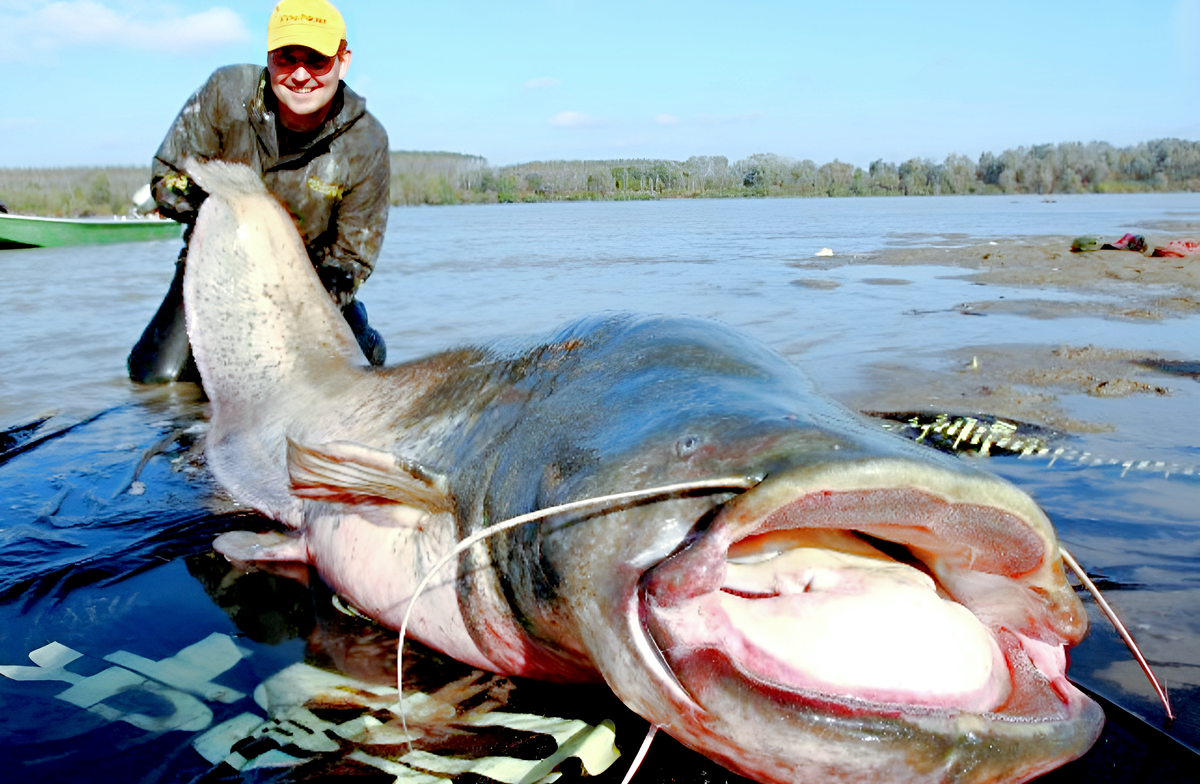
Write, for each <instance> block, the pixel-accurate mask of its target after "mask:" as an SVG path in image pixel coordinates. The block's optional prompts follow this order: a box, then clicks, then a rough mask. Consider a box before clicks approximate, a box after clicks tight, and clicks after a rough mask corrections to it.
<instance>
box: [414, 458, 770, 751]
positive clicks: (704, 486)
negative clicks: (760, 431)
mask: <svg viewBox="0 0 1200 784" xmlns="http://www.w3.org/2000/svg"><path fill="white" fill-rule="evenodd" d="M761 481H762V480H761V479H758V478H751V477H724V478H721V479H699V480H696V481H693V482H680V483H678V484H673V485H663V486H661V487H650V488H647V489H645V490H630V491H627V492H624V493H614V494H612V495H602V496H597V497H595V498H585V499H583V500H582V501H572V502H570V503H567V504H560V505H558V506H551V507H549V508H546V509H539V510H537V511H536V512H529V513H528V514H523V515H518V516H516V517H510V518H509V519H507V520H501V521H500V522H498V523H496V524H495V525H490V526H488V527H487V528H484V529H483V530H481V531H476V532H475V533H473V534H471V535H470V536H468V537H467V538H466V539H463V540H462V541H461V542H459V543H458V544H457V545H455V547H454V548H453V549H452V550H450V552H448V553H446V554H445V555H444V556H442V557H441V558H440V559H438V561H437V563H435V564H434V565H433V566H432V567H430V569H429V571H428V572H426V573H425V576H424V577H422V578H421V582H419V583H417V589H416V590H415V591H414V592H413V595H412V598H411V599H409V601H408V607H407V608H405V610H404V618H403V620H402V621H401V622H400V642H399V646H400V647H399V650H398V651H397V653H396V691H397V697H398V700H399V701H398V703H397V707H398V708H399V712H400V723H401V725H402V726H403V728H404V735H405V743H407V744H408V746H409V750H410V751H411V750H412V741H411V740H410V739H408V718H407V716H406V715H405V710H404V638H405V636H406V635H407V634H408V621H409V618H410V616H411V615H412V611H413V608H414V607H416V604H417V597H419V596H420V595H421V593H422V592H423V591H424V590H425V588H426V587H428V585H429V582H430V580H432V579H433V577H434V575H436V574H437V573H438V571H439V570H440V569H441V568H442V567H444V566H445V565H446V564H448V563H450V562H451V561H453V560H455V559H456V558H458V556H460V555H462V554H463V553H464V552H466V551H467V550H469V549H471V548H472V547H474V546H475V545H477V544H478V543H480V542H482V541H483V540H484V539H487V538H488V537H490V536H495V535H496V534H498V533H503V532H504V531H508V530H511V529H513V528H518V527H520V526H522V525H525V524H526V523H532V522H535V521H537V520H541V519H543V518H546V517H550V516H552V515H556V514H562V513H564V512H573V511H575V510H577V509H587V508H590V507H595V506H601V505H605V504H612V503H615V502H617V501H644V500H647V499H650V498H657V497H659V496H668V495H678V494H681V493H687V492H691V491H695V490H748V489H750V488H751V487H754V486H755V485H757V484H758V483H759V482H761Z"/></svg>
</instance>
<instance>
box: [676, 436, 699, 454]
mask: <svg viewBox="0 0 1200 784" xmlns="http://www.w3.org/2000/svg"><path fill="white" fill-rule="evenodd" d="M700 444H701V440H700V438H699V437H698V436H684V437H683V438H681V439H679V440H678V441H676V442H675V454H677V455H679V456H680V457H690V456H691V455H693V454H695V452H696V450H697V449H699V448H700Z"/></svg>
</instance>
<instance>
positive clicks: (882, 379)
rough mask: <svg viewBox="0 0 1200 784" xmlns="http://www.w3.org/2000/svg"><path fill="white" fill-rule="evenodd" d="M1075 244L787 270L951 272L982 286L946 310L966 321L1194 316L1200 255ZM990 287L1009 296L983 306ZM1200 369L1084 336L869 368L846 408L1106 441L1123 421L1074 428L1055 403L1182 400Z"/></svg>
mask: <svg viewBox="0 0 1200 784" xmlns="http://www.w3.org/2000/svg"><path fill="white" fill-rule="evenodd" d="M1172 223H1175V222H1172ZM1170 228H1171V229H1180V230H1182V231H1186V232H1189V233H1191V234H1192V236H1196V235H1198V234H1200V231H1198V229H1200V225H1198V224H1195V223H1193V222H1178V225H1171V226H1170ZM1179 236H1181V235H1180V234H1175V233H1174V232H1172V233H1171V234H1166V233H1159V232H1156V233H1153V234H1147V235H1146V241H1147V247H1148V248H1152V247H1155V246H1159V245H1163V244H1165V243H1166V242H1167V241H1169V240H1171V239H1177V238H1178V237H1179ZM1073 239H1074V238H1073V237H1066V236H1036V237H1023V238H1014V239H1001V240H980V241H975V242H972V243H970V244H967V245H964V246H961V247H952V248H947V247H932V246H930V247H918V248H885V249H882V250H879V251H876V252H872V253H866V254H864V253H859V254H855V255H850V254H847V255H846V256H837V255H834V256H832V257H819V258H816V257H815V258H812V259H809V260H805V261H794V262H791V263H790V266H792V267H795V268H799V269H806V270H823V269H835V268H837V267H842V266H852V265H864V264H866V265H880V266H888V267H894V268H896V270H897V274H898V275H900V276H902V274H903V272H902V270H903V268H904V267H908V266H917V265H929V266H941V267H948V268H951V269H956V270H959V271H961V273H962V277H963V279H965V280H969V281H971V282H973V283H979V284H982V285H981V287H980V296H981V298H980V299H979V300H977V301H973V302H965V303H960V304H956V305H955V306H954V307H953V308H950V309H951V310H955V311H957V312H959V313H960V314H962V315H964V316H992V315H1013V316H1020V317H1024V318H1032V319H1059V318H1075V317H1093V318H1103V319H1108V320H1115V321H1130V322H1137V323H1146V322H1148V321H1150V322H1153V321H1166V320H1176V319H1185V318H1188V317H1189V316H1195V315H1196V314H1197V313H1200V256H1191V257H1184V258H1169V257H1151V256H1148V255H1144V254H1142V253H1137V252H1133V251H1120V250H1098V251H1090V252H1085V253H1072V252H1071V251H1070V247H1071V242H1072V240H1073ZM1115 239H1116V237H1113V238H1106V240H1108V241H1111V240H1115ZM798 283H800V285H804V286H806V287H809V288H815V289H820V288H826V287H835V286H837V285H838V284H837V283H836V282H834V281H823V280H820V279H806V280H805V281H798ZM989 285H1003V286H1005V287H1007V288H1009V291H1008V292H1007V296H1002V297H995V296H992V297H990V298H989V297H988V288H987V287H988V286H989ZM1014 287H1015V288H1018V289H1025V290H1027V291H1028V297H1017V298H1014V297H1013V295H1012V292H1011V288H1014ZM1044 290H1054V291H1057V292H1063V291H1067V292H1070V293H1072V294H1075V295H1077V296H1075V297H1072V298H1071V299H1070V300H1068V301H1061V300H1056V299H1049V298H1045V297H1042V296H1039V292H1041V291H1044ZM914 315H919V312H918V311H914ZM1197 352H1198V353H1200V347H1197ZM1196 359H1197V357H1196V356H1186V357H1185V356H1174V355H1173V353H1172V352H1166V354H1165V355H1164V354H1163V353H1155V352H1154V351H1152V350H1131V349H1124V348H1112V347H1106V346H1104V345H1103V344H1093V341H1091V340H1088V339H1087V338H1086V336H1081V338H1080V340H1078V341H1073V342H1071V343H1070V344H1065V343H1061V342H1046V343H1029V342H1008V343H996V344H988V345H980V346H958V347H955V348H948V349H946V350H944V351H942V352H939V353H938V354H937V355H936V356H935V358H934V361H935V363H936V367H935V368H933V369H931V368H930V367H929V366H928V365H926V366H923V367H922V366H918V365H916V364H914V363H911V362H890V363H879V364H876V365H874V366H873V367H871V368H870V378H871V383H870V384H869V385H868V386H869V388H867V389H860V390H858V391H857V392H855V393H852V394H851V395H850V396H849V397H848V398H847V399H844V400H843V401H842V402H843V403H846V404H847V405H849V406H850V407H852V408H854V409H855V410H858V411H921V412H926V413H947V414H954V415H971V414H988V415H993V416H997V417H1001V418H1005V419H1013V420H1018V421H1020V422H1026V423H1031V424H1036V425H1041V426H1044V427H1049V428H1053V429H1054V430H1058V431H1061V432H1063V433H1066V434H1083V433H1103V432H1111V431H1114V430H1118V429H1119V422H1118V421H1116V420H1115V419H1114V420H1110V421H1102V420H1101V419H1097V418H1095V414H1096V413H1097V412H1096V411H1095V410H1093V411H1092V414H1091V415H1089V416H1088V419H1087V420H1083V419H1079V418H1076V417H1074V416H1072V415H1071V414H1070V413H1069V411H1068V406H1067V405H1066V404H1065V401H1064V400H1063V399H1062V398H1064V397H1068V396H1073V395H1081V394H1082V395H1087V396H1088V397H1089V398H1103V399H1120V398H1128V397H1131V396H1148V397H1150V398H1154V397H1166V396H1171V395H1173V394H1176V393H1178V392H1180V391H1182V390H1180V389H1179V388H1180V387H1181V385H1184V384H1191V383H1195V382H1194V381H1193V380H1192V379H1193V378H1194V379H1196V380H1200V377H1198V376H1197V375H1196V373H1195V372H1189V371H1191V370H1192V366H1193V365H1194V364H1195V360H1196ZM1105 408H1106V409H1107V408H1110V407H1108V406H1105ZM1113 414H1114V415H1115V414H1116V412H1115V411H1113ZM1105 418H1106V419H1107V417H1105Z"/></svg>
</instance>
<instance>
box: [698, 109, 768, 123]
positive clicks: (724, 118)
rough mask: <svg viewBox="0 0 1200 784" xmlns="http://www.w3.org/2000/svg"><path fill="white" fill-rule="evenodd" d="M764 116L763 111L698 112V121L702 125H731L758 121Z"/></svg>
mask: <svg viewBox="0 0 1200 784" xmlns="http://www.w3.org/2000/svg"><path fill="white" fill-rule="evenodd" d="M762 118H763V113H762V112H758V111H754V112H742V113H741V114H698V115H696V122H698V123H700V124H701V125H730V124H733V123H745V122H757V121H758V120H761V119H762Z"/></svg>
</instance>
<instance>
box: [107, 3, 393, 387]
mask: <svg viewBox="0 0 1200 784" xmlns="http://www.w3.org/2000/svg"><path fill="white" fill-rule="evenodd" d="M350 57H351V52H350V50H349V49H348V48H347V46H346V25H345V22H343V20H342V15H341V14H340V13H338V10H337V9H336V8H334V7H333V5H332V4H330V3H329V2H327V0H282V2H280V3H279V5H277V6H275V10H274V11H272V12H271V20H270V22H269V23H268V25H267V67H266V68H263V67H262V66H257V65H231V66H226V67H224V68H220V69H218V70H217V71H216V72H215V73H213V75H212V76H210V77H209V79H208V81H207V82H205V84H204V85H203V86H202V87H201V88H200V89H199V90H197V91H196V93H195V94H194V95H193V96H192V97H191V98H190V99H188V102H187V103H186V104H185V105H184V107H183V109H182V111H180V112H179V116H178V117H176V118H175V122H174V123H173V124H172V125H171V128H170V130H169V131H167V136H166V138H165V139H163V142H162V145H161V146H160V147H159V148H158V152H157V153H156V154H155V156H154V162H153V170H152V174H151V186H152V188H153V191H154V198H155V201H156V202H157V203H158V211H159V212H160V213H161V214H162V215H165V216H166V217H169V218H174V219H175V220H178V221H180V222H182V223H184V224H185V225H186V227H187V228H186V229H185V231H184V248H183V251H182V252H181V253H180V255H179V262H178V264H177V265H176V270H175V279H174V281H172V283H171V288H170V290H169V291H168V292H167V296H166V298H165V299H164V300H163V303H162V305H161V307H159V309H158V312H157V313H156V314H155V316H154V318H153V319H152V320H151V322H150V324H149V326H147V327H146V330H145V332H144V333H143V334H142V337H141V339H140V340H139V341H138V342H137V344H136V345H135V346H134V347H133V350H132V351H131V352H130V354H129V360H128V365H129V377H130V378H131V379H132V380H134V381H137V382H140V383H146V384H153V383H165V382H169V381H198V380H199V376H198V374H197V373H196V369H195V364H194V363H193V362H192V361H191V349H190V346H189V345H188V339H187V333H186V331H185V327H184V317H183V271H184V266H185V263H186V260H187V250H188V249H187V242H188V240H189V239H190V237H191V227H192V225H193V224H194V222H195V220H196V214H197V211H198V210H199V208H200V205H201V203H203V201H204V199H205V198H207V196H208V194H206V193H205V192H204V191H203V190H201V189H200V187H199V186H198V185H196V183H194V182H192V181H191V179H190V178H189V177H188V176H187V174H185V173H184V170H183V167H184V161H185V160H186V159H187V158H200V159H205V160H211V159H218V160H224V161H233V162H237V163H244V164H246V165H248V166H250V167H251V168H253V169H254V170H255V171H258V172H260V173H261V174H262V178H263V181H264V182H265V183H266V186H267V189H268V190H270V191H271V193H273V194H274V195H275V196H276V197H277V198H278V199H279V201H280V202H281V203H282V204H283V206H284V207H285V208H286V209H287V210H289V211H290V212H291V214H292V217H293V218H294V219H295V221H296V226H297V228H298V229H299V230H300V235H301V237H302V239H303V240H304V244H305V247H306V248H307V250H308V256H309V258H310V259H311V260H312V263H313V266H314V267H315V268H316V270H317V274H318V276H320V278H321V281H322V283H324V284H325V288H326V289H327V290H328V291H329V294H330V296H332V297H333V299H334V301H336V302H337V304H338V305H339V306H340V307H341V308H342V313H343V314H344V315H345V317H346V321H347V322H349V324H350V326H351V328H353V330H354V334H355V337H357V338H358V342H359V345H360V346H361V347H362V349H363V353H364V354H366V356H367V358H368V359H369V360H370V361H371V363H372V364H376V365H381V364H383V362H384V359H385V357H386V348H385V347H384V343H383V339H382V338H381V337H380V335H379V333H378V332H376V331H375V330H374V329H372V328H371V327H369V326H368V325H367V313H366V309H365V308H364V307H363V306H362V303H360V302H359V301H358V300H357V299H356V293H357V291H358V288H359V286H360V285H362V283H363V281H365V280H366V279H367V277H368V276H369V275H370V274H371V270H372V269H373V268H374V265H375V260H376V258H378V256H379V248H380V245H381V244H382V242H383V235H384V231H385V229H386V228H387V210H388V196H389V192H388V188H389V182H390V179H391V172H390V168H389V162H388V140H387V133H386V132H385V131H384V129H383V126H382V125H380V124H379V121H378V120H376V119H375V118H374V117H373V116H372V115H371V114H370V113H369V112H367V110H366V101H365V100H363V98H362V97H360V96H359V95H357V94H356V93H355V92H354V91H353V90H351V89H350V88H349V87H347V86H346V85H345V83H344V82H343V81H342V79H344V78H345V76H346V71H347V70H348V69H349V68H350Z"/></svg>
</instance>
